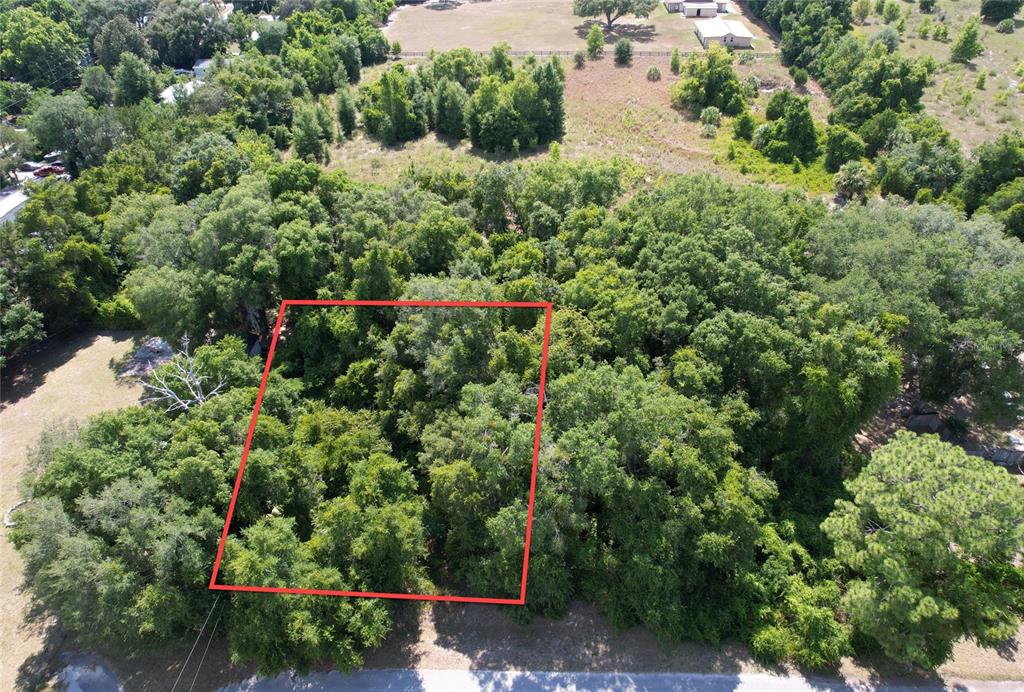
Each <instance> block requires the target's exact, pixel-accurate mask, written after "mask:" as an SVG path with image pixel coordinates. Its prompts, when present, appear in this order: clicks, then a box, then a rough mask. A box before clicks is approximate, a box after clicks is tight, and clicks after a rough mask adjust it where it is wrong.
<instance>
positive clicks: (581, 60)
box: [573, 50, 587, 70]
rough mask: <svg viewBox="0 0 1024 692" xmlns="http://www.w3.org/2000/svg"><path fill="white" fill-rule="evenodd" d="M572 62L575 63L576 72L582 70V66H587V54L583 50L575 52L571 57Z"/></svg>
mask: <svg viewBox="0 0 1024 692" xmlns="http://www.w3.org/2000/svg"><path fill="white" fill-rule="evenodd" d="M573 62H575V63H576V69H577V70H581V69H583V66H584V65H586V64H587V52H586V51H584V50H578V51H576V55H574V56H573Z"/></svg>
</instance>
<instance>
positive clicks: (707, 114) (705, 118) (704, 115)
mask: <svg viewBox="0 0 1024 692" xmlns="http://www.w3.org/2000/svg"><path fill="white" fill-rule="evenodd" d="M700 121H701V122H702V123H704V124H705V125H714V126H715V127H718V126H719V124H721V122H722V111H720V110H718V109H717V108H715V107H714V106H708V107H707V108H705V109H704V110H702V111H701V112H700Z"/></svg>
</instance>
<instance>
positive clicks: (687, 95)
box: [672, 44, 747, 115]
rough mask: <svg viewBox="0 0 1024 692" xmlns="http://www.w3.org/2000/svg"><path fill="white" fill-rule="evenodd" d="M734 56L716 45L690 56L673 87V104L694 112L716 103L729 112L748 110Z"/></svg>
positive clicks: (730, 113) (735, 112) (720, 108)
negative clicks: (734, 63) (734, 65)
mask: <svg viewBox="0 0 1024 692" xmlns="http://www.w3.org/2000/svg"><path fill="white" fill-rule="evenodd" d="M732 59H733V58H732V55H731V54H730V53H729V52H728V51H727V50H726V49H725V48H723V47H722V46H719V45H717V44H713V45H712V46H711V47H710V48H708V50H707V51H706V52H703V53H694V54H692V55H690V56H689V57H688V58H687V59H686V62H685V63H684V64H683V67H682V70H681V76H680V79H679V81H677V82H676V83H675V84H674V85H673V86H672V105H673V106H674V107H675V108H679V109H681V110H687V111H690V112H691V113H699V112H700V110H701V109H702V108H704V107H705V106H715V107H716V108H718V109H719V110H720V111H722V112H723V113H725V114H727V115H739V114H740V113H742V112H743V111H744V110H745V109H746V107H747V106H746V102H745V100H744V88H743V85H742V84H741V83H740V80H739V78H738V77H737V76H736V71H735V70H734V69H733V67H732Z"/></svg>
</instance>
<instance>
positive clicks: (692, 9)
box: [665, 0, 719, 17]
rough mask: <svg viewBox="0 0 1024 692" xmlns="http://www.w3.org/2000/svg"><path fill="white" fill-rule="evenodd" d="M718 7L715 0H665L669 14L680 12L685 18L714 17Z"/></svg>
mask: <svg viewBox="0 0 1024 692" xmlns="http://www.w3.org/2000/svg"><path fill="white" fill-rule="evenodd" d="M718 7H719V3H718V2H716V1H715V0H665V10H666V11H667V12H680V13H682V14H683V16H684V17H714V16H716V15H717V14H718V12H719V9H718Z"/></svg>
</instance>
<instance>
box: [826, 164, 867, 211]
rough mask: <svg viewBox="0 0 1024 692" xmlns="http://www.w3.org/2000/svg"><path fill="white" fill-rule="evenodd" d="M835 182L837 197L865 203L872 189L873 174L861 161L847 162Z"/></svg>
mask: <svg viewBox="0 0 1024 692" xmlns="http://www.w3.org/2000/svg"><path fill="white" fill-rule="evenodd" d="M834 181H835V186H836V196H837V197H841V198H843V199H851V200H852V199H859V200H860V201H862V202H863V201H864V200H866V199H867V193H868V190H869V189H871V172H870V171H869V170H868V167H867V166H865V165H864V164H863V163H861V162H860V161H847V162H846V163H844V164H843V165H842V166H841V167H840V168H839V172H838V173H836V175H835V178H834Z"/></svg>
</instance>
